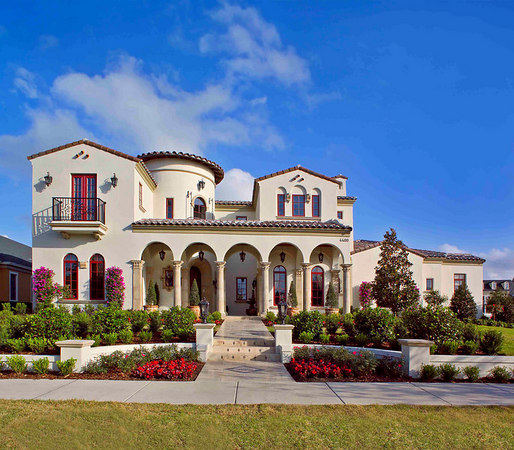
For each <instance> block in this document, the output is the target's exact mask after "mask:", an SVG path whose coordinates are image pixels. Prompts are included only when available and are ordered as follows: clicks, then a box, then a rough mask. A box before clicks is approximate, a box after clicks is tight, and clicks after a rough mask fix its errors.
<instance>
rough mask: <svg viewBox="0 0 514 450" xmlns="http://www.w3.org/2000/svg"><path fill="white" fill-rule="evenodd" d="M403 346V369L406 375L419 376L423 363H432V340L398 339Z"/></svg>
mask: <svg viewBox="0 0 514 450" xmlns="http://www.w3.org/2000/svg"><path fill="white" fill-rule="evenodd" d="M398 343H399V344H400V345H401V346H402V358H403V363H404V366H403V371H404V373H405V374H406V375H409V376H410V377H413V378H419V377H420V372H421V368H422V366H423V365H426V364H429V363H430V347H432V345H434V343H433V342H432V341H427V340H425V339H398Z"/></svg>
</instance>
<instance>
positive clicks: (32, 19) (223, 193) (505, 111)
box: [0, 0, 514, 278]
mask: <svg viewBox="0 0 514 450" xmlns="http://www.w3.org/2000/svg"><path fill="white" fill-rule="evenodd" d="M513 23H514V4H512V3H511V2H506V1H505V2H504V1H502V2H493V1H487V2H485V1H484V2H471V1H469V2H465V1H458V2H436V1H430V2H423V1H416V2H412V1H407V2H395V1H388V2H363V1H355V2H352V1H345V2H311V1H298V2H293V1H281V2H280V1H277V2H264V1H263V2H253V3H246V2H208V1H194V2H193V1H190V2H188V1H177V2H170V1H168V2H163V1H156V0H154V1H127V0H125V1H109V2H105V1H95V0H89V1H87V2H85V1H84V2H83V1H78V2H64V1H56V2H33V1H23V0H19V1H16V2H3V3H2V5H1V6H0V173H1V175H2V176H1V177H0V189H1V192H2V193H3V195H2V202H0V234H3V235H8V236H9V237H11V238H13V239H16V240H20V241H22V242H25V243H30V236H31V230H30V214H31V212H30V211H31V208H30V202H31V200H30V195H31V186H30V184H31V183H30V163H29V162H28V161H27V160H26V155H28V154H31V153H34V152H38V151H41V150H45V149H48V148H51V147H54V146H58V145H62V144H63V143H67V142H71V141H73V140H77V139H80V138H84V137H87V138H89V139H91V140H95V141H97V142H99V143H101V144H104V145H107V146H110V147H113V148H115V149H118V150H120V151H123V152H126V153H131V154H134V155H135V154H138V153H141V152H144V151H152V150H162V149H173V150H178V151H187V152H193V153H199V154H203V155H205V156H206V157H208V158H210V159H213V160H215V161H216V162H218V163H220V164H221V165H222V166H223V167H224V168H225V171H226V173H227V177H226V179H227V180H226V182H224V183H223V184H222V185H221V187H220V193H219V194H218V198H222V197H223V198H225V199H237V198H249V196H250V190H251V179H252V177H256V176H261V175H264V174H267V173H270V172H274V171H276V170H280V169H284V168H287V167H291V166H293V165H296V164H302V165H304V166H306V167H308V168H311V169H313V170H316V171H319V172H322V173H325V174H327V175H335V174H337V173H342V174H345V175H347V176H348V177H349V181H348V194H349V195H355V196H357V197H358V201H357V203H356V205H355V223H354V227H355V236H356V238H360V239H379V238H381V236H382V235H383V234H384V232H385V230H386V229H387V228H389V227H394V228H396V229H397V231H398V233H399V236H400V238H401V239H402V240H403V241H404V242H405V243H406V244H408V245H409V246H412V247H416V248H428V249H442V250H454V251H458V250H462V251H466V252H471V253H474V254H480V255H483V256H485V257H486V258H487V260H488V262H487V263H486V266H485V269H486V271H485V274H486V276H490V277H509V278H512V277H513V276H514V209H513V206H512V205H514V188H513V173H514V156H513V155H514V152H513V143H514V112H513V105H514V28H513V27H512V24H513ZM234 186H235V187H236V188H234Z"/></svg>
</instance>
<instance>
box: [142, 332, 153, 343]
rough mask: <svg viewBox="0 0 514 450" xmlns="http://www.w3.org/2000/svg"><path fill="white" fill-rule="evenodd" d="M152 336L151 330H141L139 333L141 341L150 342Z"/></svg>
mask: <svg viewBox="0 0 514 450" xmlns="http://www.w3.org/2000/svg"><path fill="white" fill-rule="evenodd" d="M152 337H153V333H152V332H151V331H141V333H139V339H141V342H150V341H151V340H152Z"/></svg>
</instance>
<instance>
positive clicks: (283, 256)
mask: <svg viewBox="0 0 514 450" xmlns="http://www.w3.org/2000/svg"><path fill="white" fill-rule="evenodd" d="M285 260H286V254H285V253H284V250H282V251H281V252H280V261H281V262H284V261H285Z"/></svg>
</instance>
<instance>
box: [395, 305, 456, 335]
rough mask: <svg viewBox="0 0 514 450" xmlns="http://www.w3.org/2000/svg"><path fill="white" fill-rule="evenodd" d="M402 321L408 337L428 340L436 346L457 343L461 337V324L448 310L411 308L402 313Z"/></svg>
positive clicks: (441, 308) (430, 307)
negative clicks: (448, 342) (447, 342)
mask: <svg viewBox="0 0 514 450" xmlns="http://www.w3.org/2000/svg"><path fill="white" fill-rule="evenodd" d="M401 318H402V321H403V323H404V324H405V326H406V327H407V330H408V333H409V337H410V338H416V339H428V340H431V341H434V342H435V343H436V344H441V343H442V342H444V341H458V340H459V339H460V338H461V336H462V326H463V323H462V322H461V321H460V320H459V319H458V318H457V316H456V315H455V314H454V313H453V312H452V311H451V310H450V309H448V308H445V307H434V306H430V305H429V306H427V307H425V308H412V309H409V310H406V311H404V312H403V313H402V316H401Z"/></svg>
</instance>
